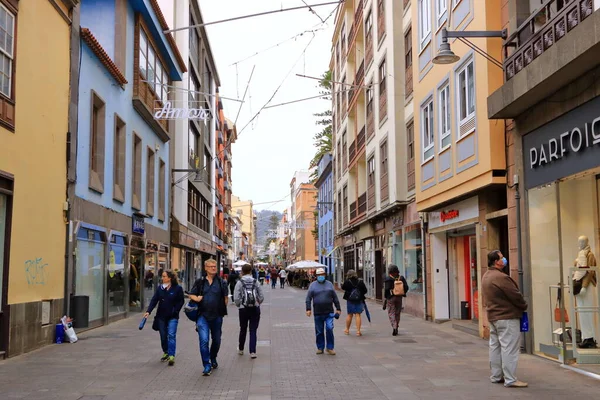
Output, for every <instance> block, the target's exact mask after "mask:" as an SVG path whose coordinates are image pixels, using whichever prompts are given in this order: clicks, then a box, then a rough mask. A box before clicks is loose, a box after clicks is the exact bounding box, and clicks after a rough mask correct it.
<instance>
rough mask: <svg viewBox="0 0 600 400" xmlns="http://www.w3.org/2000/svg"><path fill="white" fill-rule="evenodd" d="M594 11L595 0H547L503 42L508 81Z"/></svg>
mask: <svg viewBox="0 0 600 400" xmlns="http://www.w3.org/2000/svg"><path fill="white" fill-rule="evenodd" d="M561 6H562V7H561ZM559 7H561V8H559ZM593 12H594V1H593V0H562V1H561V0H550V1H547V2H546V3H545V4H544V5H542V6H541V8H540V10H539V11H538V12H537V13H535V14H532V15H531V16H530V17H529V18H527V20H525V22H524V23H523V24H521V26H520V27H519V28H518V29H517V31H516V32H514V33H513V34H512V35H510V36H509V37H508V39H507V40H506V41H505V42H504V46H503V51H504V71H505V74H506V80H507V81H508V80H510V79H511V78H513V77H514V76H515V75H516V74H518V73H519V72H520V71H522V70H523V68H525V67H526V66H527V65H529V64H531V62H532V61H533V60H535V59H536V58H538V57H539V56H540V55H542V54H543V53H544V52H545V51H546V50H548V49H549V48H550V47H552V45H554V44H555V43H556V42H558V41H559V40H560V39H562V38H563V37H564V36H565V35H566V34H567V33H568V32H570V31H571V30H572V29H573V28H575V27H576V26H577V25H579V23H581V21H583V20H585V19H586V18H588V17H589V16H590V15H592V13H593Z"/></svg>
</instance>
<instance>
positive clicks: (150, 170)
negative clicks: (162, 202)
mask: <svg viewBox="0 0 600 400" xmlns="http://www.w3.org/2000/svg"><path fill="white" fill-rule="evenodd" d="M146 168H147V171H146V214H148V215H149V216H153V215H154V193H155V188H154V179H155V171H154V170H155V169H156V161H155V157H154V151H152V149H150V148H149V147H148V164H147V166H146Z"/></svg>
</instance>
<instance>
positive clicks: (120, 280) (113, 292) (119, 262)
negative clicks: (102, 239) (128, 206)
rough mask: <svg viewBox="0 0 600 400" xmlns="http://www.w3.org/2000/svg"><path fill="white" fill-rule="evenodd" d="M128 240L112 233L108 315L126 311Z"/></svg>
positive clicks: (109, 260)
mask: <svg viewBox="0 0 600 400" xmlns="http://www.w3.org/2000/svg"><path fill="white" fill-rule="evenodd" d="M126 246H127V240H126V239H125V238H124V237H123V236H118V235H112V237H111V238H110V250H109V256H108V268H107V269H108V271H107V272H108V277H107V281H106V286H107V291H108V316H109V317H110V316H112V315H116V314H120V313H123V312H125V306H126V303H127V302H126V298H125V261H126V260H127V247H126Z"/></svg>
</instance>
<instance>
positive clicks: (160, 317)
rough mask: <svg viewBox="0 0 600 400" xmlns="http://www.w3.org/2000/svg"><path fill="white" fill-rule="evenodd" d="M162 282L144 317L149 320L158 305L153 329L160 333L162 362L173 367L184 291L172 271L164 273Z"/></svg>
mask: <svg viewBox="0 0 600 400" xmlns="http://www.w3.org/2000/svg"><path fill="white" fill-rule="evenodd" d="M161 280H162V284H161V285H159V286H158V288H156V291H155V292H154V296H152V300H150V305H149V306H148V311H146V314H144V317H145V318H148V317H149V316H150V314H151V313H152V310H154V307H156V306H157V305H158V308H157V310H156V317H154V318H155V321H154V323H153V324H152V328H153V329H154V330H158V332H159V333H160V345H161V347H162V351H163V356H162V357H161V359H160V361H169V366H173V365H174V364H175V349H176V337H177V325H178V324H179V312H180V311H181V308H182V307H183V303H184V299H183V289H182V288H181V286H179V284H178V283H177V275H175V274H174V273H173V272H172V271H163V273H162V275H161Z"/></svg>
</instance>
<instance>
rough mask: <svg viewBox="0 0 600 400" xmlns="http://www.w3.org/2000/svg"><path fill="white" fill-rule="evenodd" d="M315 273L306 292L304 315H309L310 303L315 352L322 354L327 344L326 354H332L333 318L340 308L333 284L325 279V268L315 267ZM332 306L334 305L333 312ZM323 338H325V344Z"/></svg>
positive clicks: (339, 311)
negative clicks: (312, 316) (315, 277)
mask: <svg viewBox="0 0 600 400" xmlns="http://www.w3.org/2000/svg"><path fill="white" fill-rule="evenodd" d="M316 274H317V279H316V280H315V281H314V282H313V283H311V284H310V287H309V288H308V293H306V316H307V317H310V316H311V303H312V310H314V321H315V335H316V343H317V354H323V350H324V349H325V346H326V345H327V354H329V355H332V356H334V355H335V350H334V347H335V346H334V337H333V319H334V318H336V319H338V318H339V317H340V313H341V312H342V310H341V308H340V301H339V300H338V296H337V293H336V292H335V288H334V287H333V284H332V283H331V282H329V281H328V280H326V279H325V269H323V268H317V272H316ZM333 306H335V312H334V310H333ZM325 338H327V344H326V343H325Z"/></svg>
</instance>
